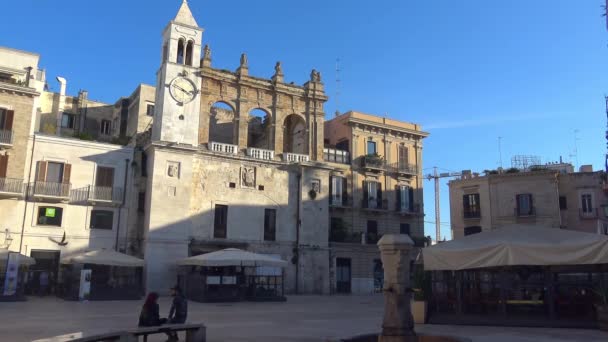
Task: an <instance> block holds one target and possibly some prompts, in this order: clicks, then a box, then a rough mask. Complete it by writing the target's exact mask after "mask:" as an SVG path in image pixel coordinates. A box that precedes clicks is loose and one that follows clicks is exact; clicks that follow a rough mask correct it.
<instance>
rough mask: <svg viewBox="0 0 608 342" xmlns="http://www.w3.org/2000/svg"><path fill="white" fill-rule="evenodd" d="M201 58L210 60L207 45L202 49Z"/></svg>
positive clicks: (209, 51)
mask: <svg viewBox="0 0 608 342" xmlns="http://www.w3.org/2000/svg"><path fill="white" fill-rule="evenodd" d="M203 58H204V59H211V49H210V48H209V44H205V47H204V48H203Z"/></svg>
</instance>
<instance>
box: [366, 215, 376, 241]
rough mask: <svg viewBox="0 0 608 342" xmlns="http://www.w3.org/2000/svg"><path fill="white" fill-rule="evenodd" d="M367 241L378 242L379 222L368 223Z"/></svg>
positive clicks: (371, 221) (369, 221)
mask: <svg viewBox="0 0 608 342" xmlns="http://www.w3.org/2000/svg"><path fill="white" fill-rule="evenodd" d="M367 241H368V242H371V243H374V242H377V241H378V221H373V220H368V221H367Z"/></svg>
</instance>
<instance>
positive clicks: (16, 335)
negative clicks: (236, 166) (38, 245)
mask: <svg viewBox="0 0 608 342" xmlns="http://www.w3.org/2000/svg"><path fill="white" fill-rule="evenodd" d="M142 303H143V301H112V302H66V301H63V300H61V299H58V298H36V297H32V298H30V299H29V300H28V301H27V302H16V303H0V341H2V342H5V341H6V342H21V341H31V340H34V339H38V338H44V337H51V336H56V335H63V334H67V333H72V332H77V331H85V332H89V333H99V332H107V331H109V330H122V329H128V328H132V327H134V326H135V325H136V324H137V319H138V316H139V310H140V307H141V305H142ZM159 303H160V309H161V316H166V315H167V313H168V311H169V308H170V298H161V300H160V301H159ZM188 306H189V316H188V321H189V322H203V323H204V324H205V325H206V326H207V336H208V340H209V341H210V342H252V341H253V342H255V341H264V342H266V341H282V342H283V341H293V342H313V341H314V342H324V341H326V340H328V339H336V338H340V337H346V336H354V335H361V334H368V333H373V332H377V331H379V330H380V329H379V327H380V323H381V320H382V313H383V300H382V297H381V296H379V295H374V296H290V297H289V298H288V300H287V302H285V303H251V302H243V303H230V304H202V303H196V302H189V303H188ZM417 330H418V331H421V332H426V333H430V332H434V333H438V334H444V335H456V336H463V337H469V338H471V339H472V340H473V341H475V342H477V341H483V342H485V341H490V342H503V341H505V342H506V341H509V342H511V341H523V342H527V341H530V342H544V341H558V342H561V341H585V342H587V341H589V342H596V341H597V342H600V341H602V342H606V341H608V333H604V332H600V331H597V330H571V329H537V328H504V327H472V326H445V325H424V326H418V327H417ZM165 340H166V337H163V336H157V337H154V338H150V339H149V341H150V342H154V341H165Z"/></svg>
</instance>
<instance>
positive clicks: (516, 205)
mask: <svg viewBox="0 0 608 342" xmlns="http://www.w3.org/2000/svg"><path fill="white" fill-rule="evenodd" d="M520 197H521V195H515V208H516V209H517V214H520V213H521V211H520V209H519V200H520Z"/></svg>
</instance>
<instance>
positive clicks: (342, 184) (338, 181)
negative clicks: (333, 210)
mask: <svg viewBox="0 0 608 342" xmlns="http://www.w3.org/2000/svg"><path fill="white" fill-rule="evenodd" d="M329 187H330V189H329V190H330V197H329V201H330V202H329V203H330V204H332V205H346V178H344V177H338V176H332V177H331V182H330V184H329Z"/></svg>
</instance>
